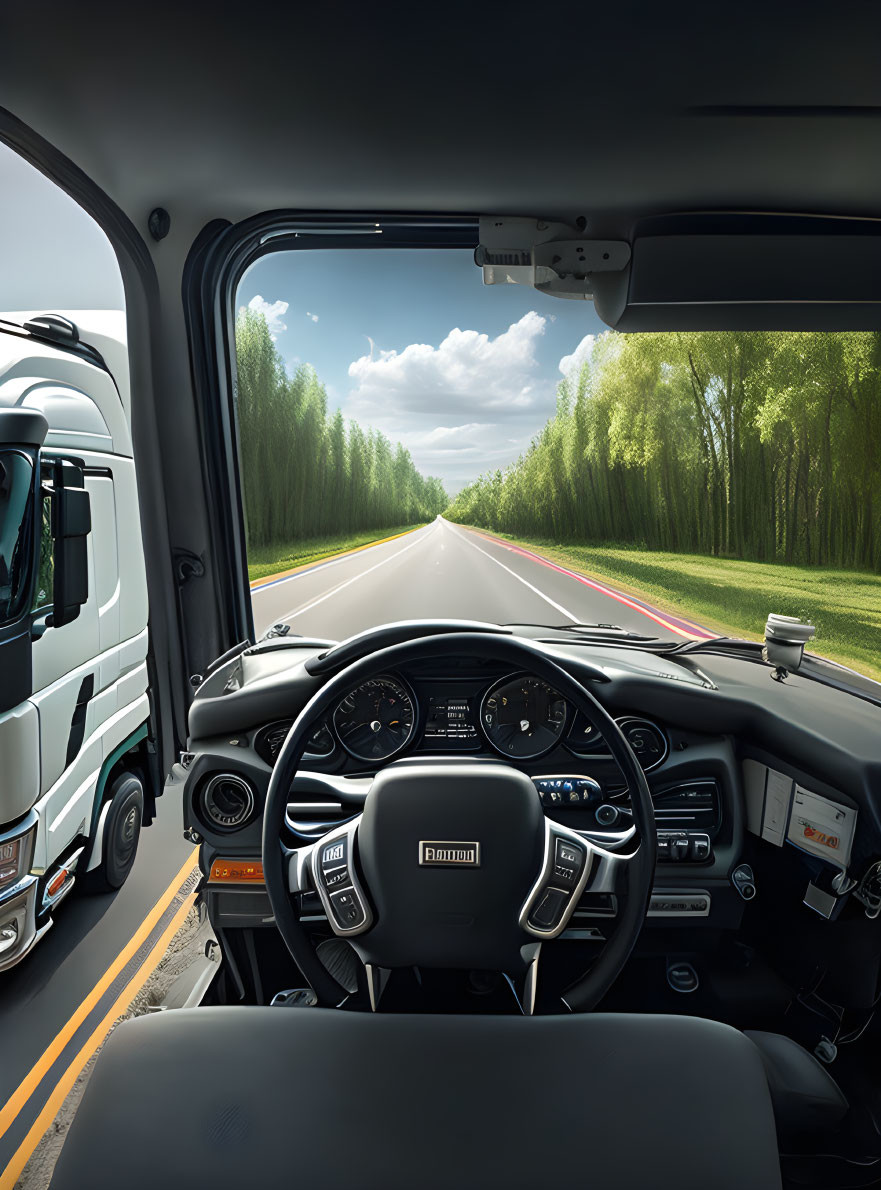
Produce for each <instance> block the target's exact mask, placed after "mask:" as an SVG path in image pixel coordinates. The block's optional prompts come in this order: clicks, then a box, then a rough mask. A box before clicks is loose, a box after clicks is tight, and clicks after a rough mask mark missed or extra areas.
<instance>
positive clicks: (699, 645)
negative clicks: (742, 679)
mask: <svg viewBox="0 0 881 1190" xmlns="http://www.w3.org/2000/svg"><path fill="white" fill-rule="evenodd" d="M762 647H763V646H762V642H761V641H758V640H742V639H741V638H740V637H736V636H713V637H711V638H710V639H709V640H687V641H685V642H684V643H683V644H681V645H675V644H674V645H671V646H670V648H669V649H664V653H665V654H666V655H667V656H677V657H681V656H682V655H683V654H688V653H717V654H718V653H721V654H727V655H728V656H731V657H756V656H758V657H761V655H762Z"/></svg>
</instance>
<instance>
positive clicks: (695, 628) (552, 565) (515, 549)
mask: <svg viewBox="0 0 881 1190" xmlns="http://www.w3.org/2000/svg"><path fill="white" fill-rule="evenodd" d="M471 532H472V533H473V532H476V530H473V529H472V530H471ZM477 536H478V537H484V538H486V540H487V541H492V542H494V543H495V544H496V545H501V546H504V548H505V549H506V550H510V551H511V553H514V554H520V555H522V557H524V558H531V559H532V561H533V562H538V563H540V564H541V565H542V566H547V567H548V568H549V569H550V570H556V571H557V573H558V574H565V575H567V576H568V577H569V578H574V579H575V581H576V582H579V583H583V584H584V586H585V587H593V589H594V590H595V591H600V592H602V594H603V595H608V596H609V597H610V598H611V599H617V601H618V602H619V603H623V604H624V605H625V606H626V607H632V608H633V610H634V611H637V612H641V613H642V615H644V616H648V618H649V619H650V620H654V622H655V623H656V624H660V625H661V627H662V628H669V629H670V630H671V631H673V632H678V633H679V635H680V636H685V637H688V638H689V639H691V638H692V637H693V636H699V637H702V638H703V639H704V640H712V639H713V637H714V636H715V635H716V634H715V633H714V632H707V630H706V628H702V627H701V626H700V625H699V624H695V623H694V621H693V620H686V619H683V618H682V617H681V616H668V617H667V618H666V619H664V618H663V617H662V616H661V615H660V614H658V615H656V614H655V613H654V612H653V611H652V610H651V609H650V608H649V607H648V606H646V605H645V604H642V603H640V602H639V601H638V600H634V599H629V598H628V597H627V596H626V595H622V594H621V593H620V592H618V591H613V590H612V588H611V587H606V586H604V585H603V583H598V582H595V581H594V580H593V579H589V578H586V577H585V576H584V575H583V574H578V573H577V572H576V571H574V570H567V569H566V567H565V566H558V565H557V563H556V562H551V561H550V559H549V558H543V557H542V556H541V554H534V553H533V552H532V550H525V549H523V548H522V546H519V545H511V544H510V542H507V541H503V540H502V539H501V538H500V537H493V536H492V535H491V534H489V533H478V534H477ZM671 620H676V621H678V622H679V623H680V624H688V625H689V626H690V627H691V629H692V631H690V632H685V631H683V629H681V628H677V627H676V624H675V623H671Z"/></svg>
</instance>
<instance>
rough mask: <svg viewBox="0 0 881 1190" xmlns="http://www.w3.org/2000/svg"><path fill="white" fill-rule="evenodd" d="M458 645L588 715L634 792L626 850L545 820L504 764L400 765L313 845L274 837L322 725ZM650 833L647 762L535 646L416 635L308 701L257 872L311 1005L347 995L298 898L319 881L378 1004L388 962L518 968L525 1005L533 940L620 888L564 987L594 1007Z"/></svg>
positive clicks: (275, 785) (639, 921) (613, 962)
mask: <svg viewBox="0 0 881 1190" xmlns="http://www.w3.org/2000/svg"><path fill="white" fill-rule="evenodd" d="M451 654H459V655H470V656H473V657H479V658H481V659H483V660H491V661H499V662H502V663H503V664H509V665H510V666H511V668H512V670H515V669H516V670H527V671H528V672H530V673H532V674H535V675H537V676H538V677H540V678H542V679H543V680H544V681H546V682H548V683H549V684H550V685H551V686H552V687H553V688H554V689H555V690H557V691H559V693H560V694H562V695H563V697H564V698H566V699H567V700H568V702H569V703H570V704H571V706H573V707H574V708H575V710H576V711H580V712H581V713H582V714H584V715H585V716H587V718H588V719H589V720H592V721H593V722H594V723H595V725H596V726H597V728H598V729H599V731H600V733H601V734H602V736H603V739H604V740H605V742H606V744H607V746H608V748H609V751H610V752H611V754H612V757H613V758H614V760H615V762H616V763H617V765H618V768H619V769H620V771H621V775H622V777H623V778H624V781H625V782H626V784H627V787H628V789H629V791H630V797H631V806H632V811H633V822H634V826H633V828H631V830H630V831H629V832H627V834H626V836H625V838H624V839H622V840H620V842H628V843H629V842H630V841H631V840H633V839H634V838H636V837H637V836H638V841H639V845H638V847H637V848H636V849H635V850H632V851H629V852H627V853H621V852H616V851H615V850H613V849H612V848H611V847H606V846H603V845H601V844H600V843H599V842H597V841H596V837H595V836H594V837H588V835H587V834H586V833H583V832H579V831H574V830H571V829H569V828H568V827H566V826H563V825H561V824H560V823H557V822H555V821H553V820H552V819H550V818H548V817H547V816H546V815H545V813H544V810H543V808H542V805H541V801H540V799H539V795H538V792H537V790H536V788H535V786H534V784H533V782H532V781H531V780H530V778H529V777H528V776H526V774H524V773H522V772H520V770H519V769H515V768H512V767H510V766H509V765H508V764H506V763H505V762H504V761H502V760H501V759H500V760H499V761H487V760H468V759H459V758H456V759H449V760H447V759H442V758H426V759H424V760H422V759H403V760H397V761H393V762H392V763H390V764H388V765H387V766H386V767H385V768H383V769H381V770H380V772H379V773H377V775H376V777H375V778H374V780H373V782H372V784H371V786H370V789H369V790H368V792H367V795H366V799H365V802H364V809H363V811H362V812H361V813H360V814H357V815H356V816H355V817H353V818H352V819H350V820H349V821H348V822H346V823H345V824H343V825H341V826H339V827H336V828H334V829H333V830H331V831H329V832H328V833H327V834H326V835H324V836H323V837H322V838H321V839H320V840H318V841H317V842H314V843H312V844H310V845H308V846H305V847H300V848H296V849H291V848H289V847H287V846H286V845H285V843H284V841H283V832H284V824H285V815H286V811H287V807H288V801H289V798H290V790H291V788H292V784H293V780H294V777H295V776H296V773H297V769H298V766H299V764H300V761H301V759H302V757H303V754H304V752H305V750H306V746H307V742H308V740H309V737H310V735H311V734H312V731H313V730H314V724H315V722H316V721H317V720H318V719H320V718H321V716H323V715H325V714H327V712H329V711H330V710H331V709H332V708H333V707H335V706H336V705H337V703H338V702H339V701H340V699H342V698H344V697H345V695H346V694H348V693H349V692H350V691H351V690H352V689H353V688H354V687H356V686H358V685H360V684H361V683H362V682H364V681H365V680H366V679H368V678H371V677H375V676H377V675H378V674H381V673H385V672H388V671H389V670H394V669H396V668H398V667H400V666H402V665H407V664H410V663H412V662H414V661H420V660H424V659H427V658H437V657H438V656H445V655H447V656H448V655H451ZM656 859H657V835H656V831H655V820H654V812H653V808H652V800H651V795H650V793H649V788H648V784H647V782H646V779H645V774H644V773H643V770H642V766H641V765H640V763H639V761H638V760H637V758H636V756H635V755H634V753H633V750H632V749H631V747H630V745H629V744H628V742H627V740H626V739H625V737H624V735H623V734H622V732H621V730H620V728H619V727H618V725H617V723H616V722H615V721H614V719H612V717H611V716H610V715H609V713H608V712H607V711H606V710H605V709H604V708H603V707H602V706H601V704H600V703H599V702H598V701H597V700H596V698H594V696H593V695H592V694H591V693H590V692H589V691H588V690H586V689H585V688H584V687H583V686H582V685H581V684H580V683H579V682H577V681H576V680H575V678H573V677H572V676H571V675H570V674H568V673H567V672H566V671H565V670H564V669H562V668H561V667H560V666H559V665H557V664H556V663H555V662H554V661H552V660H550V659H549V658H548V656H547V655H546V654H545V653H543V652H541V651H540V650H539V649H538V648H537V647H536V646H534V645H533V644H531V643H530V642H527V641H523V640H519V639H517V638H516V637H510V636H487V635H483V634H477V633H461V634H456V635H449V636H443V637H438V636H433V637H423V638H421V639H418V640H411V641H406V642H404V643H400V644H395V645H392V646H390V647H388V648H385V649H381V650H380V651H378V652H375V653H372V654H370V655H368V656H365V657H363V658H361V659H359V660H357V661H355V662H354V663H353V664H351V665H348V666H347V667H346V668H345V669H343V670H341V671H340V672H339V673H337V674H336V675H335V676H334V677H332V678H330V680H329V681H328V682H327V683H326V684H325V685H324V686H323V687H322V688H321V689H320V690H319V691H318V692H317V693H316V694H315V695H314V696H313V697H312V699H310V701H309V702H308V703H307V704H306V706H305V707H304V708H303V710H302V712H301V714H300V715H299V717H298V718H297V720H296V721H295V722H294V724H293V726H292V727H291V729H290V731H289V732H288V735H287V737H286V739H285V741H284V743H283V744H282V747H281V751H280V752H279V755H278V759H277V760H276V763H275V767H274V769H273V771H272V777H271V779H270V782H269V789H268V792H267V795H266V805H265V809H264V814H263V871H264V877H265V880H266V889H267V892H268V894H269V899H270V902H271V904H272V910H273V913H274V914H275V923H276V926H277V927H278V930H279V932H280V934H281V936H282V938H283V939H284V942H285V945H286V946H287V948H288V950H289V951H290V953H291V956H292V958H293V959H294V961H295V963H296V964H297V966H298V967H299V969H300V971H301V972H302V974H303V975H304V977H305V978H306V980H307V981H308V982H309V984H310V986H311V987H312V989H313V991H314V992H315V994H316V996H317V998H318V1001H319V1003H322V1004H326V1005H339V1004H341V1003H342V1002H343V1001H344V1000H345V999H346V997H347V993H346V991H345V989H344V988H343V987H342V986H341V985H340V984H339V983H338V982H337V981H336V980H335V979H334V978H333V976H332V975H331V974H330V972H329V971H328V970H327V969H326V968H325V967H324V965H323V964H322V962H321V961H320V959H319V958H318V956H317V954H316V952H315V949H314V948H313V945H312V943H311V941H310V939H309V935H308V934H307V932H306V930H305V929H304V927H303V925H302V923H301V922H300V919H299V915H298V912H297V910H296V908H295V901H294V895H295V894H296V893H298V892H305V891H308V890H309V889H310V888H312V887H314V888H315V890H316V891H317V892H318V894H319V896H320V898H321V901H322V904H323V906H324V909H325V912H326V913H327V919H328V922H329V923H330V925H331V927H332V929H333V931H334V933H335V934H337V935H338V936H339V937H341V938H346V939H347V940H348V941H350V942H351V944H352V946H353V947H354V948H355V950H356V951H357V953H358V955H359V956H360V958H361V959H362V961H363V962H364V964H365V966H366V970H367V976H368V989H369V992H370V1000H371V1006H372V1007H373V1008H374V1009H375V1008H376V1004H377V1001H378V998H379V994H380V992H381V987H382V979H383V976H384V974H385V973H387V972H388V970H389V969H393V968H396V967H405V966H407V967H414V966H415V967H434V968H460V969H468V968H479V969H482V970H497V971H502V972H505V973H506V974H508V975H518V976H519V975H521V974H522V975H524V977H525V984H524V987H525V992H524V997H523V1000H522V1007H523V1010H524V1012H526V1013H531V1012H532V1010H533V1007H534V1002H535V986H536V976H537V963H538V955H539V951H540V949H541V944H542V943H543V942H545V941H549V940H551V939H553V938H556V937H558V936H559V935H560V934H561V933H562V932H563V930H564V929H565V928H566V925H567V923H568V921H569V919H570V917H571V916H572V913H573V911H574V909H575V906H576V905H577V903H578V900H579V898H580V896H581V895H582V893H583V892H585V891H589V892H590V891H593V892H607V893H608V892H612V891H613V890H616V889H617V890H619V891H621V890H622V886H623V891H624V893H625V896H624V898H623V906H622V904H621V902H620V901H619V912H618V915H617V917H616V919H615V924H614V927H613V929H612V933H611V936H610V937H609V938H608V940H607V941H606V943H605V945H604V946H603V949H602V952H601V953H600V955H599V957H598V958H597V959H596V961H595V962H594V963H593V965H592V966H591V968H590V970H589V971H588V972H587V973H586V974H585V975H584V976H582V977H581V978H580V979H579V980H578V981H577V982H576V983H574V984H573V985H572V986H571V987H569V988H568V989H567V990H566V992H565V993H564V1002H565V1004H566V1005H567V1006H568V1007H569V1008H570V1009H571V1010H572V1011H578V1012H587V1011H590V1009H592V1008H593V1007H594V1006H595V1005H596V1004H597V1003H598V1002H599V1000H600V999H602V997H603V995H605V993H606V992H607V991H608V989H609V988H610V987H611V985H612V984H613V983H614V981H615V979H616V978H617V976H618V975H619V974H620V972H621V970H622V968H623V966H624V964H625V963H626V961H627V959H628V957H629V955H630V952H631V950H632V949H633V946H634V944H635V942H636V939H637V937H638V936H639V932H640V930H641V928H642V925H643V922H644V920H645V914H646V910H647V907H648V900H649V896H650V894H651V890H652V883H653V878H654V872H655V862H656Z"/></svg>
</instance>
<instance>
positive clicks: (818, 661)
mask: <svg viewBox="0 0 881 1190" xmlns="http://www.w3.org/2000/svg"><path fill="white" fill-rule="evenodd" d="M763 649H764V644H763V642H762V641H760V640H740V639H739V638H737V637H734V636H714V637H712V638H711V639H710V640H689V641H686V642H685V643H684V644H681V645H674V646H673V647H672V648H670V649H664V650H662V651H663V654H664V656H665V657H683V656H693V655H694V654H695V653H712V654H715V655H716V656H717V657H739V658H740V659H741V660H743V661H761V662H764V664H766V665H768V666H769V668H771V669H773V666H772V665H770V664H769V663H768V662H767V661H766V660H765V657H764V655H763ZM795 672H796V673H797V674H798V676H799V677H802V678H808V679H810V680H811V681H814V682H819V683H820V684H821V685H822V686H829V687H831V688H832V689H833V690H841V691H842V692H843V693H844V694H851V695H853V696H854V697H855V698H861V699H863V700H864V701H865V702H871V703H873V704H874V705H875V706H881V684H879V683H878V682H875V681H874V680H873V679H872V678H867V677H866V676H865V674H861V673H857V672H856V671H854V670H852V669H848V668H847V666H845V665H839V664H838V663H837V662H835V661H830V660H829V659H828V658H827V657H819V656H817V654H816V653H805V655H804V658H803V659H802V663H801V665H800V666H799V667H798V669H797V670H796V671H795ZM784 680H785V679H784Z"/></svg>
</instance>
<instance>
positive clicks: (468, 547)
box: [251, 517, 711, 640]
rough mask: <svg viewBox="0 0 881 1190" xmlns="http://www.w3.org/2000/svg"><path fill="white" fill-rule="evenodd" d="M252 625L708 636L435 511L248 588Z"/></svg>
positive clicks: (314, 631)
mask: <svg viewBox="0 0 881 1190" xmlns="http://www.w3.org/2000/svg"><path fill="white" fill-rule="evenodd" d="M251 602H252V606H253V609H254V627H255V631H256V633H257V635H258V636H260V635H261V634H262V633H263V632H264V631H265V630H266V629H267V628H268V627H269V626H270V625H271V624H275V623H279V622H283V623H286V624H290V626H291V631H293V632H298V633H300V634H301V635H304V636H313V635H314V636H322V637H329V638H330V639H332V640H340V639H342V638H343V637H346V636H349V635H351V634H353V633H355V632H361V631H363V630H364V629H366V628H373V627H375V626H376V625H377V624H384V623H387V622H388V621H390V620H409V619H421V618H439V619H468V620H486V621H489V622H491V623H497V624H510V623H515V622H516V623H530V624H573V623H582V624H591V623H603V624H618V625H620V626H621V627H622V628H626V629H628V630H631V631H634V632H640V633H643V634H644V635H647V636H658V637H664V638H671V639H682V638H685V637H691V636H708V635H711V634H710V633H708V632H707V631H706V630H705V629H703V628H701V627H700V626H699V625H696V624H693V623H692V622H690V621H686V620H682V619H679V618H677V617H675V616H671V615H668V614H667V613H665V612H659V611H658V610H657V609H655V608H652V607H651V605H650V604H647V603H643V602H641V601H640V600H638V599H635V598H634V597H633V596H629V595H625V594H623V593H622V592H619V591H615V590H614V589H613V588H611V587H609V586H608V585H606V584H605V583H600V582H596V581H593V580H591V579H588V578H586V577H585V576H583V575H577V574H575V573H573V572H572V571H568V570H566V569H565V568H563V567H561V566H558V565H556V564H554V563H552V562H549V561H548V560H547V559H545V558H541V557H539V556H538V555H536V554H534V553H532V552H530V551H528V550H525V549H522V548H520V547H519V546H514V545H511V544H509V543H508V542H503V541H500V540H498V539H495V538H492V537H491V536H489V535H487V534H483V533H477V532H474V531H473V530H469V529H463V528H462V527H461V526H460V525H454V524H452V523H451V522H450V521H446V520H444V519H443V518H442V517H438V518H437V520H435V521H432V522H431V524H429V525H426V526H425V528H423V529H417V530H415V531H414V532H412V533H407V534H405V535H404V536H402V537H397V538H394V539H392V540H391V541H386V542H383V543H382V544H380V545H375V546H371V547H369V548H368V549H362V550H358V551H356V552H354V553H351V554H348V555H345V556H343V557H340V558H334V559H331V560H330V561H327V562H320V563H318V564H317V565H315V566H310V567H307V568H306V569H304V570H300V571H297V572H296V573H294V574H291V575H289V576H287V577H285V578H279V579H275V580H272V579H269V580H263V581H262V582H260V583H258V584H256V585H255V586H254V587H253V588H252V591H251Z"/></svg>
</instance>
